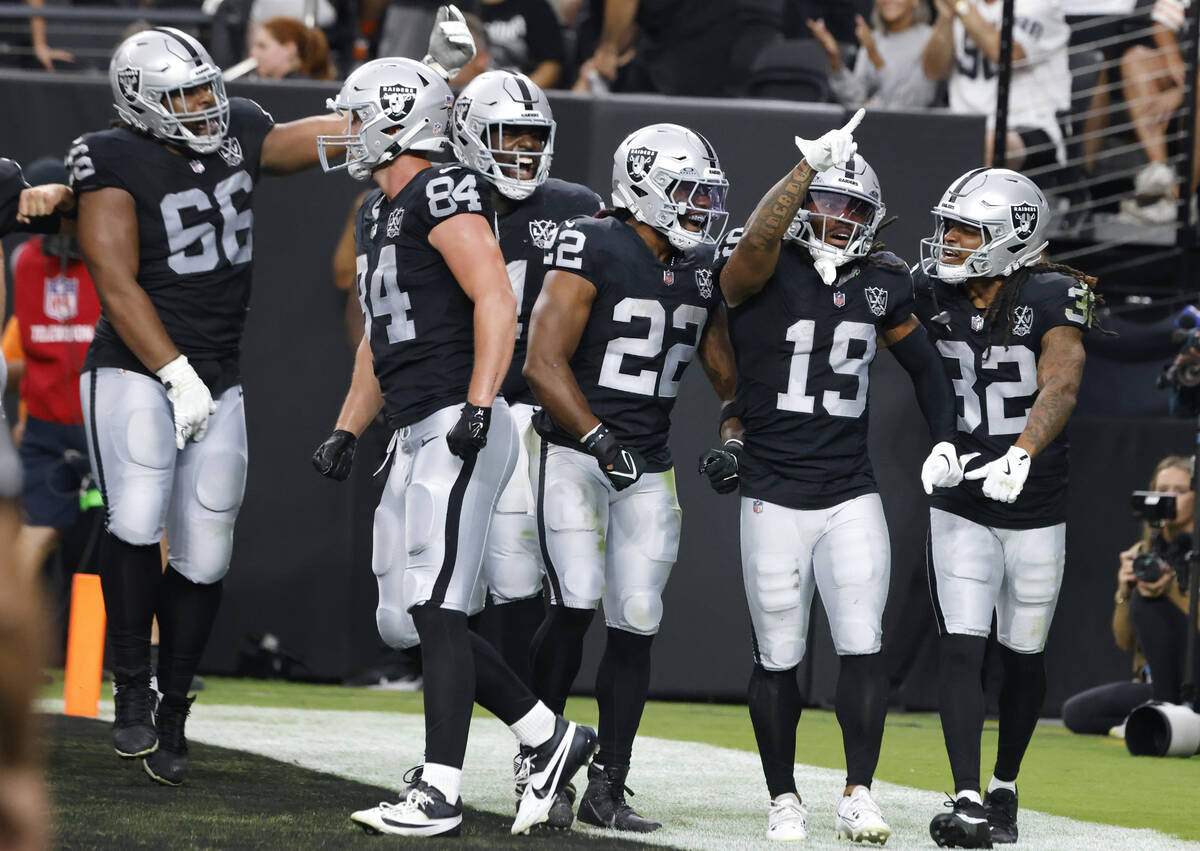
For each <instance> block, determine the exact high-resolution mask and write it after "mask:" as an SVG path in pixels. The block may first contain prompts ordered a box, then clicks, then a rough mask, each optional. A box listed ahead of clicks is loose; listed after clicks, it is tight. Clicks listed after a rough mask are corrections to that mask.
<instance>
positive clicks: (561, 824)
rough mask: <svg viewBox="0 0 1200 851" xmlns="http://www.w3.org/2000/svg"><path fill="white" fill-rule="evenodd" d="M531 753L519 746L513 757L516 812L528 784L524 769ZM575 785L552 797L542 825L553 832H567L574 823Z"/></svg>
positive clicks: (571, 784)
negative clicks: (552, 799) (551, 803)
mask: <svg viewBox="0 0 1200 851" xmlns="http://www.w3.org/2000/svg"><path fill="white" fill-rule="evenodd" d="M532 753H533V748H531V747H528V746H526V745H521V749H520V750H519V751H518V752H517V755H516V756H515V757H513V787H514V789H513V791H514V792H515V793H516V796H517V803H516V806H517V810H518V811H519V810H520V809H521V798H522V797H523V796H524V794H525V787H526V786H527V785H528V784H529V774H528V771H527V770H526V769H525V765H526V762H525V760H526V758H527V757H529V755H530V754H532ZM575 794H576V793H575V784H574V783H568V784H567V785H566V786H564V787H563V788H562V791H561V792H559V793H558V794H557V795H555V796H554V804H553V805H552V806H551V807H550V812H549V814H548V815H547V816H546V821H544V822H543V824H544V825H545V826H546V827H549V828H553V829H554V830H567V829H568V828H569V827H570V826H571V823H572V822H573V821H575Z"/></svg>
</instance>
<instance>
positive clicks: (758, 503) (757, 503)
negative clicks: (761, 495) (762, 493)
mask: <svg viewBox="0 0 1200 851" xmlns="http://www.w3.org/2000/svg"><path fill="white" fill-rule="evenodd" d="M762 511H763V502H762V500H761V499H756V500H754V513H755V514H762Z"/></svg>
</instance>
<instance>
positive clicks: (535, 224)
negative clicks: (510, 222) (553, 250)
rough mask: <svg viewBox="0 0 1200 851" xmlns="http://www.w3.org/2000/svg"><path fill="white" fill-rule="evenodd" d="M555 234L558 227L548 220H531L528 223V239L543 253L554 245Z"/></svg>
mask: <svg viewBox="0 0 1200 851" xmlns="http://www.w3.org/2000/svg"><path fill="white" fill-rule="evenodd" d="M557 234H558V225H557V224H555V223H554V222H553V221H551V220H550V219H531V220H530V222H529V239H530V240H531V241H532V242H533V244H534V245H535V246H536V247H538V248H540V249H542V250H543V251H545V250H546V249H548V248H549V247H550V246H551V245H553V244H554V237H555V235H557Z"/></svg>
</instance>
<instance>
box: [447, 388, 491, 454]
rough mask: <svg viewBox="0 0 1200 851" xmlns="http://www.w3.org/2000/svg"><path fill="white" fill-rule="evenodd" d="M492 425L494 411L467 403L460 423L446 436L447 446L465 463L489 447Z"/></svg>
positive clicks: (459, 420) (460, 416)
mask: <svg viewBox="0 0 1200 851" xmlns="http://www.w3.org/2000/svg"><path fill="white" fill-rule="evenodd" d="M491 424H492V409H491V408H481V407H479V406H478V405H472V404H471V403H470V402H467V403H466V404H465V405H463V408H462V413H461V414H460V415H459V417H458V422H456V423H455V424H454V428H452V429H450V433H449V434H447V435H446V444H447V445H448V446H449V447H450V451H451V452H453V453H454V454H455V455H457V456H458V457H459V458H461V459H463V460H464V461H468V460H470V459H471V458H474V457H475V456H476V455H478V454H479V450H480V449H483V447H485V446H487V433H488V426H489V425H491Z"/></svg>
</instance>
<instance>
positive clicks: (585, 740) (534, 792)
mask: <svg viewBox="0 0 1200 851" xmlns="http://www.w3.org/2000/svg"><path fill="white" fill-rule="evenodd" d="M595 752H596V731H595V730H593V729H592V728H591V727H584V726H582V725H580V724H576V723H575V722H574V721H568V720H566V719H565V718H562V717H559V718H557V719H555V722H554V735H553V736H551V737H550V738H549V739H548V740H547V741H546V742H545V743H544V744H542V745H541V746H539V747H536V748H534V749H533V750H532V751H531V752H530V753H529V755H528V756H526V757H524V758H523V759H522V763H521V766H520V768H519V769H518V770H517V775H518V784H520V783H524V788H523V791H522V792H521V801H520V803H519V804H517V818H516V820H515V821H513V826H512V832H513V834H514V835H516V834H521V833H526V832H528V830H529V829H530V828H531V827H533V826H534V825H535V824H541V823H542V822H544V821H546V819H547V818H548V817H549V814H550V810H551V808H552V807H553V806H554V802H555V798H556V797H557V795H558V793H559V792H561V791H562V790H563V788H565V787H566V785H567V784H568V783H569V782H570V781H571V778H572V777H574V776H575V772H577V771H578V770H579V769H580V767H581V766H583V765H585V764H586V763H587V761H588V760H589V759H591V758H592V754H594V753H595Z"/></svg>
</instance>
